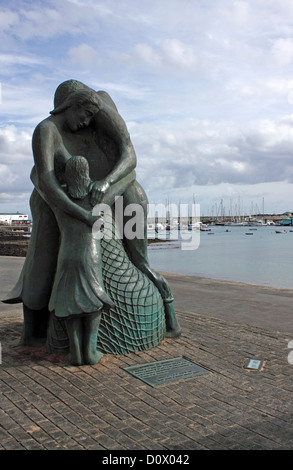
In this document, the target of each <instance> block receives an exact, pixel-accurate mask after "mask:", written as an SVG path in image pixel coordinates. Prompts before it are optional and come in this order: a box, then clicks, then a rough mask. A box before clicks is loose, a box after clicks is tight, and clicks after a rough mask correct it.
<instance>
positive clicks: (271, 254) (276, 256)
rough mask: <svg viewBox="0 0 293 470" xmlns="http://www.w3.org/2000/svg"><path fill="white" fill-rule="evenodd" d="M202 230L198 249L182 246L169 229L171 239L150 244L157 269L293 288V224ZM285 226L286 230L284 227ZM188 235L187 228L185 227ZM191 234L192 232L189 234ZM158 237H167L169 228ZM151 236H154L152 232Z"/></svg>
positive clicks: (219, 227) (222, 227)
mask: <svg viewBox="0 0 293 470" xmlns="http://www.w3.org/2000/svg"><path fill="white" fill-rule="evenodd" d="M209 228H210V231H201V232H199V235H200V242H199V246H198V248H197V249H194V250H182V249H181V248H180V243H178V242H177V241H176V240H177V236H178V235H179V237H180V231H175V234H176V237H175V236H174V235H175V234H174V233H172V232H173V231H170V238H171V240H172V241H170V242H162V243H154V244H150V245H149V260H150V264H151V266H152V267H153V268H154V269H155V270H157V271H163V272H170V273H176V274H187V275H192V276H200V277H206V278H213V279H220V280H226V281H236V282H244V283H248V284H257V285H263V286H271V287H277V288H285V289H293V251H292V247H293V227H278V226H257V227H248V226H210V227H209ZM283 230H284V231H283ZM182 233H184V238H185V239H186V237H188V233H190V232H188V231H187V230H185V231H183V232H182ZM190 236H191V235H190ZM157 237H158V238H159V239H162V240H166V238H167V235H166V232H165V231H164V232H163V231H162V232H159V233H158V234H157ZM148 238H155V233H154V232H153V233H152V232H149V233H148Z"/></svg>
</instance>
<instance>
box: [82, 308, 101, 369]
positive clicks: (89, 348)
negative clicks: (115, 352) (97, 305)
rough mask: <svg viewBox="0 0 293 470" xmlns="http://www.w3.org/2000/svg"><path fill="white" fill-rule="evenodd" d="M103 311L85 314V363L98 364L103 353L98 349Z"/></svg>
mask: <svg viewBox="0 0 293 470" xmlns="http://www.w3.org/2000/svg"><path fill="white" fill-rule="evenodd" d="M100 320H101V312H95V313H90V314H85V315H84V316H83V335H84V336H83V358H84V364H91V365H93V364H97V363H98V362H99V360H100V359H101V357H103V354H102V353H101V352H100V351H97V340H98V333H99V325H100Z"/></svg>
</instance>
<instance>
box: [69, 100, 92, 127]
mask: <svg viewBox="0 0 293 470" xmlns="http://www.w3.org/2000/svg"><path fill="white" fill-rule="evenodd" d="M97 111H98V109H97V107H95V106H94V105H92V104H90V103H88V104H86V105H83V106H81V105H78V104H76V105H73V106H71V107H70V108H68V109H66V111H65V122H66V125H67V126H68V127H69V129H70V130H71V131H72V132H76V131H78V130H79V129H83V128H84V127H87V126H88V125H89V124H90V122H91V120H92V119H93V117H94V115H95V114H96V113H97Z"/></svg>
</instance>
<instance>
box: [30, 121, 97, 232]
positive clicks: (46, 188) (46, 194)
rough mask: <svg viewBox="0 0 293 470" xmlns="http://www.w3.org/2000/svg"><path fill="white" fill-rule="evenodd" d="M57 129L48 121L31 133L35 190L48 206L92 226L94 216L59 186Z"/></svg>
mask: <svg viewBox="0 0 293 470" xmlns="http://www.w3.org/2000/svg"><path fill="white" fill-rule="evenodd" d="M57 132H58V131H57V129H56V127H55V125H54V124H53V123H52V122H50V121H47V122H46V121H43V122H42V123H41V124H39V125H38V126H37V127H36V129H35V132H34V134H33V139H32V148H33V155H34V161H35V170H36V176H37V181H38V187H37V190H38V191H39V192H40V194H41V195H42V196H43V198H44V199H45V200H46V202H47V203H48V204H49V206H50V207H52V208H54V207H57V208H58V209H60V210H62V211H64V212H66V213H67V214H69V215H70V216H71V217H74V218H77V219H79V220H81V221H82V222H85V223H86V224H88V225H89V226H92V225H93V223H94V221H95V220H96V218H94V217H93V216H92V214H91V212H89V211H87V210H85V209H83V208H82V207H79V206H78V205H77V204H75V203H74V202H72V201H71V200H70V199H69V197H68V196H67V195H66V193H65V192H64V191H63V189H62V188H61V186H60V184H59V182H58V180H57V178H56V176H55V171H54V156H55V151H56V148H57V146H58V144H59V142H58V141H59V139H60V137H59V138H58V134H57Z"/></svg>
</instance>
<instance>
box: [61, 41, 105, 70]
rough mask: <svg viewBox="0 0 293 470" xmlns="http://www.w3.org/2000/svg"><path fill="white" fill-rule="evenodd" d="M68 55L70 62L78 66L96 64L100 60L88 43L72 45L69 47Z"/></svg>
mask: <svg viewBox="0 0 293 470" xmlns="http://www.w3.org/2000/svg"><path fill="white" fill-rule="evenodd" d="M68 55H69V59H70V60H71V62H73V63H74V64H76V65H78V66H81V65H93V64H95V65H97V64H99V63H100V62H101V57H100V55H99V54H98V53H97V52H96V51H95V49H94V48H93V47H91V46H89V45H88V44H80V45H79V46H77V47H72V48H71V49H69V51H68Z"/></svg>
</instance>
